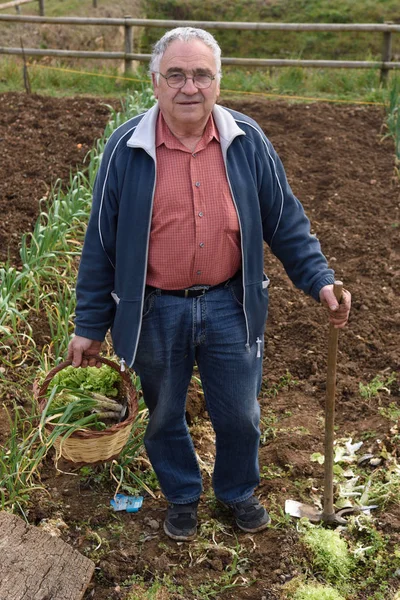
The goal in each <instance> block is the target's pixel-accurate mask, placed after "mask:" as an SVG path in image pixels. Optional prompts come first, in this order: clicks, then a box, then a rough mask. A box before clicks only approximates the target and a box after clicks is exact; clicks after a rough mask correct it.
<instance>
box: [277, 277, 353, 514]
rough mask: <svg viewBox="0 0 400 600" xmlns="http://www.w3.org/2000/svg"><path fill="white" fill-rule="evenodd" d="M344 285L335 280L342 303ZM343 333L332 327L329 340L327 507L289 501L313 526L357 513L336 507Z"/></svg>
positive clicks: (289, 511)
mask: <svg viewBox="0 0 400 600" xmlns="http://www.w3.org/2000/svg"><path fill="white" fill-rule="evenodd" d="M342 288H343V284H342V282H341V281H335V284H334V288H333V291H334V294H335V296H336V299H337V300H338V302H339V303H340V301H341V298H342ZM338 333H339V330H338V329H335V327H334V326H333V325H332V324H329V338H328V365H327V381H326V403H325V461H324V469H325V477H324V505H323V510H322V512H321V511H319V510H318V509H316V508H315V507H314V506H311V505H308V504H302V503H301V502H296V501H295V500H286V503H285V513H286V514H289V515H291V516H292V517H299V518H300V517H306V518H307V519H309V520H310V521H312V522H313V523H318V522H319V521H324V522H325V523H335V524H343V523H346V521H345V519H343V517H342V516H341V515H342V514H344V513H348V512H353V510H354V509H353V508H346V509H343V510H341V511H339V512H336V513H335V509H334V506H333V455H334V454H333V434H334V423H335V391H336V359H337V346H338Z"/></svg>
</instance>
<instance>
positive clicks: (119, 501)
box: [110, 494, 143, 513]
mask: <svg viewBox="0 0 400 600" xmlns="http://www.w3.org/2000/svg"><path fill="white" fill-rule="evenodd" d="M110 504H111V506H112V507H113V509H114V511H116V512H117V511H121V510H125V511H126V512H128V513H135V512H137V511H138V510H139V509H140V508H141V506H142V504H143V496H126V495H125V494H115V496H114V498H113V499H112V500H110Z"/></svg>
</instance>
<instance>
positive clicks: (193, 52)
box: [153, 40, 220, 132]
mask: <svg viewBox="0 0 400 600" xmlns="http://www.w3.org/2000/svg"><path fill="white" fill-rule="evenodd" d="M160 73H162V74H163V75H165V76H168V75H171V73H184V74H185V75H187V76H189V77H193V76H194V75H195V74H197V73H201V74H209V75H212V76H214V75H215V74H216V66H215V59H214V56H213V53H212V50H211V48H209V47H208V46H206V45H205V44H204V43H203V42H202V41H200V40H192V41H190V42H181V41H179V40H176V41H174V42H172V43H171V45H170V46H168V48H167V50H166V51H165V53H164V56H163V57H162V59H161V62H160ZM153 87H154V95H155V97H156V98H157V100H158V104H159V106H160V110H161V112H162V114H163V116H164V119H165V121H166V122H167V124H168V126H169V127H170V128H171V129H172V131H173V132H174V130H176V131H177V130H182V129H185V130H188V128H189V129H193V132H195V130H196V129H197V127H199V128H201V127H204V126H205V124H206V122H207V120H208V117H209V116H210V114H211V111H212V109H213V107H214V104H215V102H216V100H217V98H218V96H219V91H220V88H219V84H218V83H217V81H216V79H215V80H213V81H212V82H211V86H210V87H209V88H207V89H205V90H199V89H197V88H196V86H195V85H194V83H193V80H192V79H187V80H186V83H185V85H184V86H183V87H182V88H180V89H173V88H170V87H169V86H168V84H167V82H166V80H165V79H164V78H163V77H161V75H160V76H159V81H158V83H157V80H156V76H155V75H154V73H153Z"/></svg>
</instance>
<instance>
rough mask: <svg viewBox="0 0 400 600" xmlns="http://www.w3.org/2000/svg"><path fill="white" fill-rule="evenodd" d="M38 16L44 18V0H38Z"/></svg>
mask: <svg viewBox="0 0 400 600" xmlns="http://www.w3.org/2000/svg"><path fill="white" fill-rule="evenodd" d="M39 15H40V16H41V17H44V0H39Z"/></svg>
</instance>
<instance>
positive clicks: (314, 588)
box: [293, 584, 346, 600]
mask: <svg viewBox="0 0 400 600" xmlns="http://www.w3.org/2000/svg"><path fill="white" fill-rule="evenodd" d="M293 600H346V599H345V598H344V597H343V596H342V595H341V594H339V592H338V591H337V590H335V589H334V588H332V587H330V586H323V585H318V584H316V585H314V584H308V585H302V586H301V587H300V588H299V589H298V590H297V592H296V593H295V595H294V596H293Z"/></svg>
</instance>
